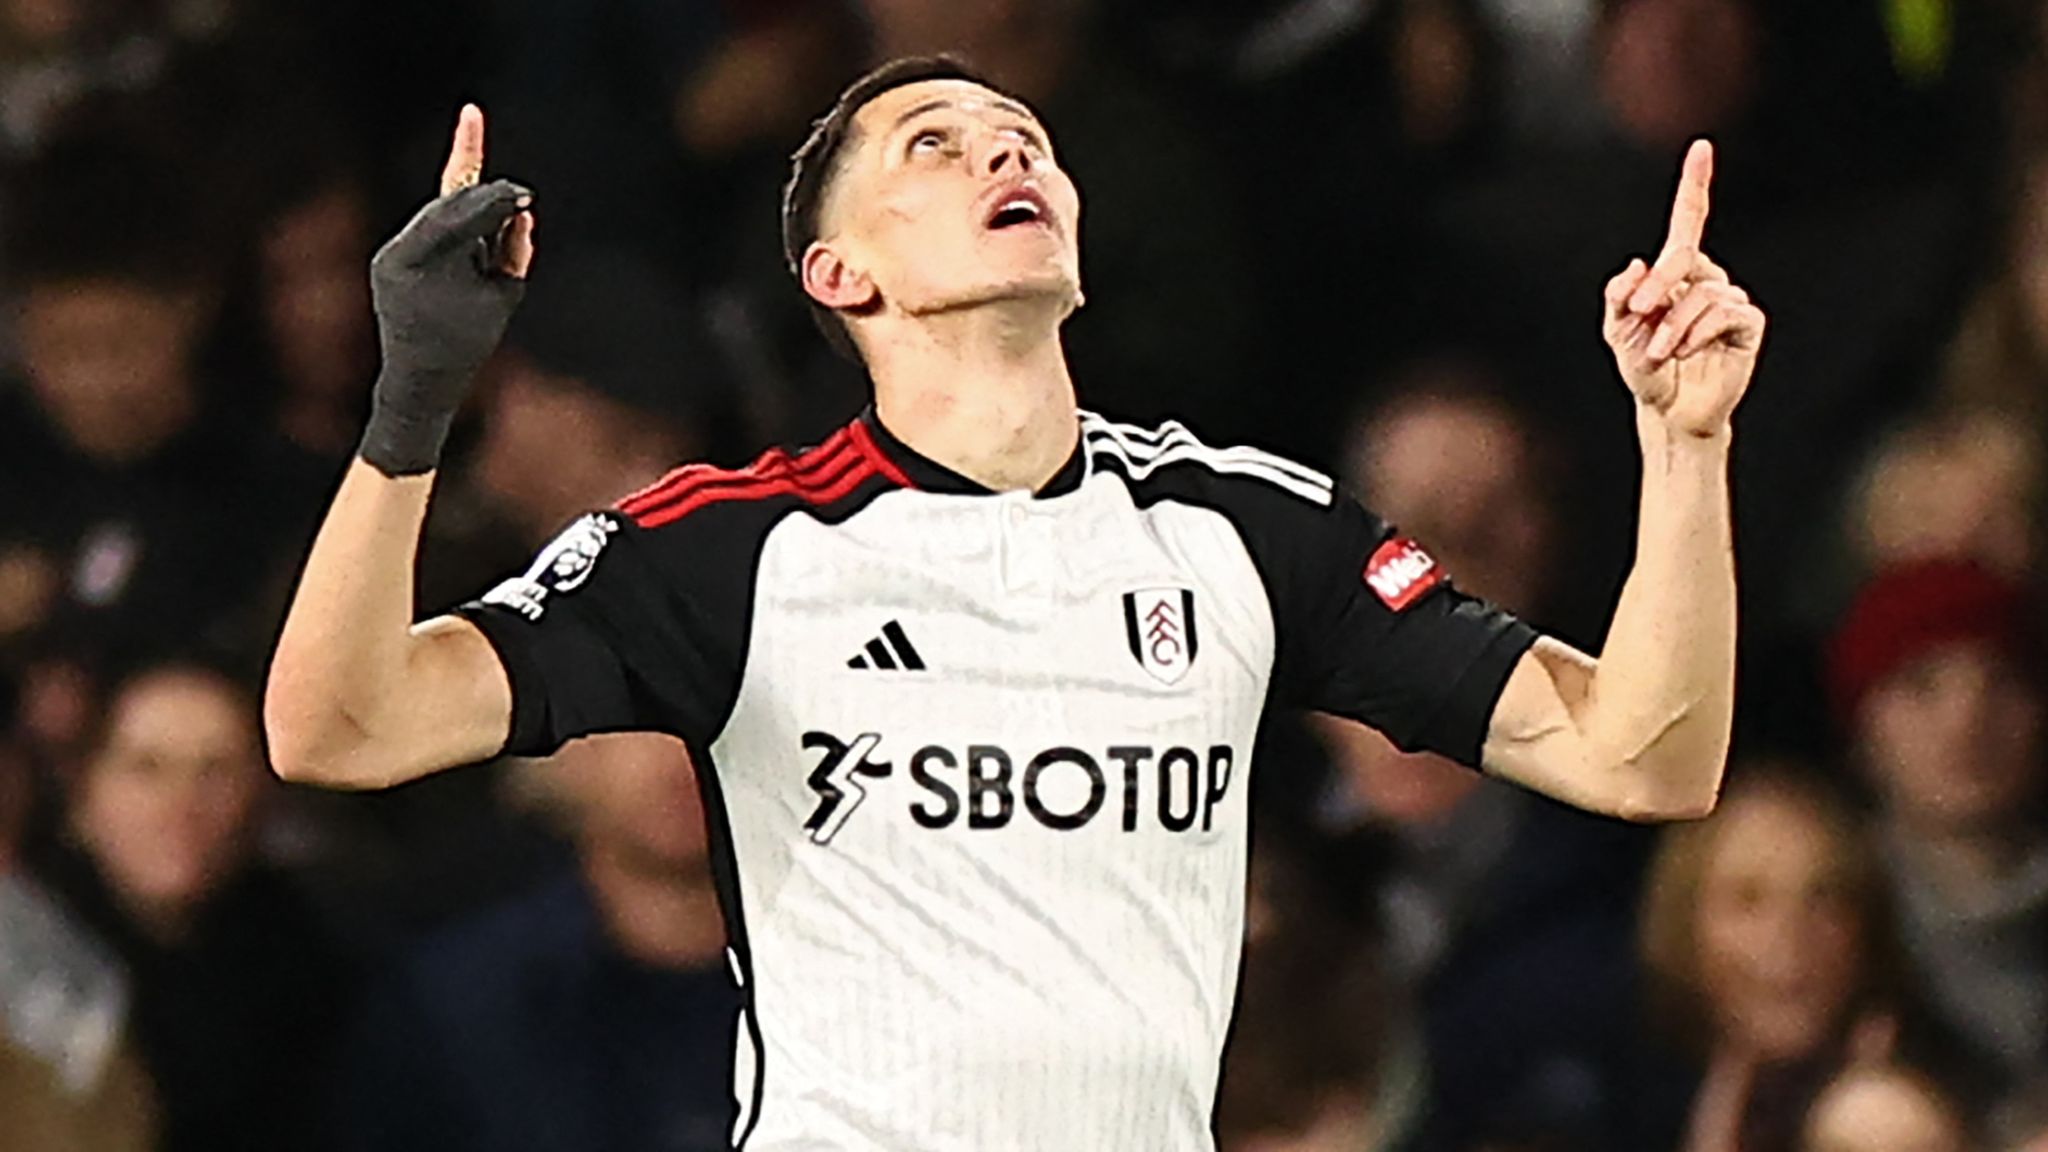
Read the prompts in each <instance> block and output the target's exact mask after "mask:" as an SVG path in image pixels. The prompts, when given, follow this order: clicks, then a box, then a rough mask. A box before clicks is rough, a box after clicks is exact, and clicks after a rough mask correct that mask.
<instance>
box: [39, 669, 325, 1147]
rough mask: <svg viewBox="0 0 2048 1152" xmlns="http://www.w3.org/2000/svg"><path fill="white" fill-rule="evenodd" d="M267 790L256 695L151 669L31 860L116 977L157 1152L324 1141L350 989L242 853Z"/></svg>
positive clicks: (120, 709)
mask: <svg viewBox="0 0 2048 1152" xmlns="http://www.w3.org/2000/svg"><path fill="white" fill-rule="evenodd" d="M269 782H270V777H269V773H268V772H267V771H266V770H265V767H264V762H263V753H262V749H261V745H260V743H259V736H258V728H257V720H256V709H255V702H254V700H253V698H252V697H251V694H250V693H249V692H248V691H246V690H245V689H243V688H242V687H241V686H240V685H238V684H236V683H235V682H234V681H232V680H231V679H229V678H228V677H226V676H224V675H222V674H221V673H219V672H216V671H213V670H211V669H209V668H207V667H205V666H203V665H199V664H192V663H179V662H170V663H162V664H156V665H152V666H149V667H147V668H145V669H143V670H142V671H139V672H137V673H135V674H134V675H133V676H132V677H130V678H129V679H127V680H126V681H124V682H123V683H122V684H121V685H120V686H119V687H118V688H117V689H116V690H115V691H114V692H113V693H112V694H111V696H110V697H109V703H108V707H107V711H106V718H105V721H104V729H103V731H102V733H101V735H100V738H99V741H98V744H97V747H96V748H95V750H94V751H93V753H92V754H91V755H90V756H89V757H88V759H87V761H86V762H85V763H84V764H83V765H82V766H81V767H80V769H79V772H78V775H77V778H76V780H75V781H74V783H73V793H72V795H71V797H70V798H69V803H68V819H67V835H66V836H65V837H64V839H63V841H62V843H60V844H59V845H57V846H55V847H54V849H53V850H52V851H51V852H50V853H49V855H48V858H47V859H42V860H39V861H37V862H36V864H37V870H38V874H39V876H40V877H41V878H42V879H43V880H44V881H45V882H46V883H47V884H48V885H49V887H50V889H51V890H52V891H53V892H55V893H56V894H57V895H58V896H59V897H60V898H61V899H62V900H63V902H64V905H65V907H66V908H67V909H68V910H69V911H70V912H71V914H73V915H75V916H76V917H77V918H78V920H79V921H80V922H81V923H83V924H84V925H86V926H88V927H89V928H90V929H91V930H92V931H93V932H94V933H95V934H96V935H97V936H99V937H100V938H102V939H104V940H105V941H107V943H108V944H109V945H110V946H111V947H112V949H113V951H114V953H115V954H116V955H117V956H118V957H119V959H120V962H121V965H122V967H123V968H124V969H125V974H126V980H127V981H128V983H129V985H130V987H131V988H132V1001H133V1010H132V1017H131V1019H132V1024H131V1028H132V1034H133V1036H134V1039H135V1043H136V1048H137V1051H138V1053H139V1055H140V1056H141V1058H142V1061H143V1064H144V1066H145V1068H146V1069H147V1071H148V1074H149V1077H150V1080H151V1081H152V1082H153V1083H154V1084H155V1086H156V1090H157V1094H158V1098H159V1101H160V1103H161V1106H162V1118H163V1143H162V1148H163V1149H164V1150H165V1152H199V1150H205V1152H232V1150H235V1149H245V1148H246V1149H265V1150H271V1149H277V1148H296V1149H320V1148H324V1147H327V1146H328V1144H327V1135H328V1132H329V1130H330V1124H329V1117H327V1116H325V1115H324V1114H322V1113H321V1112H320V1111H319V1109H318V1108H317V1107H316V1103H315V1102H316V1100H317V1099H318V1095H317V1094H318V1093H319V1092H320V1091H321V1090H323V1089H324V1087H325V1078H326V1077H327V1076H328V1075H330V1074H331V1069H330V1068H329V1066H328V1056H329V1054H330V1051H331V1047H332V1040H333V1034H334V1029H335V1025H336V1023H337V1020H338V1018H339V1016H340V1014H341V1013H343V1012H344V1011H345V1010H346V1003H347V1000H346V991H347V989H346V985H345V982H344V980H343V977H342V972H341V968H340V966H339V964H338V961H337V959H336V955H335V952H334V950H333V948H332V946H331V945H330V944H329V943H328V941H327V940H326V939H325V938H324V936H323V934H322V933H321V932H320V931H319V930H318V929H317V928H316V927H315V926H314V925H313V924H312V923H311V919H310V917H309V915H308V914H307V912H306V911H305V909H304V908H303V906H302V905H301V904H300V903H299V901H298V900H297V898H296V897H295V896H294V895H293V894H292V892H291V890H290V889H289V888H288V887H287V886H286V884H285V882H284V881H283V880H282V879H281V878H280V877H279V876H277V875H275V874H274V873H272V872H270V871H268V870H267V869H265V868H264V867H263V866H261V865H260V864H258V863H257V862H256V861H255V860H254V859H253V858H252V854H251V848H252V833H253V824H254V820H255V817H256V813H257V809H258V805H259V802H260V801H261V799H262V795H263V793H264V791H265V790H266V789H267V788H268V787H269V786H270V783H269ZM286 1053H289V1054H290V1057H289V1059H285V1058H283V1056H284V1054H286Z"/></svg>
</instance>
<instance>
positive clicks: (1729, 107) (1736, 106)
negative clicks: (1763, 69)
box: [1598, 0, 1763, 151]
mask: <svg viewBox="0 0 2048 1152" xmlns="http://www.w3.org/2000/svg"><path fill="white" fill-rule="evenodd" d="M1604 8H1605V12H1604V16H1605V19H1604V22H1603V24H1602V27H1601V30H1600V53H1599V62H1598V69H1599V76H1600V90H1601V93H1602V95H1603V97H1604V98H1605V103H1606V107H1607V111H1608V114H1609V116H1610V117H1611V120H1612V123H1613V124H1614V126H1615V127H1616V128H1618V129H1620V131H1621V132H1622V134H1623V135H1625V136H1626V137H1628V138H1629V139H1630V140H1632V141H1633V142H1635V143H1636V144H1638V145H1641V146H1643V147H1646V148H1651V149H1657V150H1661V151H1670V150H1673V149H1676V148H1680V147H1683V146H1684V144H1685V143H1686V141H1688V140H1693V139H1696V138H1698V137H1700V136H1712V135H1716V134H1718V133H1721V132H1724V131H1726V130H1727V129H1728V128H1730V127H1732V126H1734V125H1735V124H1736V123H1737V122H1738V120H1739V119H1740V118H1741V117H1742V116H1743V115H1744V114H1745V113H1746V112H1747V111H1748V110H1749V106H1750V103H1751V101H1752V100H1753V99H1754V97H1755V93H1756V89H1757V86H1758V83H1759V79H1760V77H1759V69H1760V66H1761V65H1760V58H1759V52H1758V46H1759V41H1760V40H1761V38H1762V35H1763V32H1762V29H1761V28H1760V27H1759V26H1758V25H1759V21H1758V18H1757V12H1756V10H1755V9H1754V8H1753V7H1752V6H1751V4H1750V0H1609V2H1608V3H1606V4H1605V5H1604Z"/></svg>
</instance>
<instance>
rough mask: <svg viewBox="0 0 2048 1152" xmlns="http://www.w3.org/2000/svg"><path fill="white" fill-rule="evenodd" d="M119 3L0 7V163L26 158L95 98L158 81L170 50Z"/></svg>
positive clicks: (23, 1) (33, 1) (35, 0)
mask: <svg viewBox="0 0 2048 1152" xmlns="http://www.w3.org/2000/svg"><path fill="white" fill-rule="evenodd" d="M141 8H142V6H141V5H137V4H125V3H120V2H119V0H6V2H5V3H0V159H4V160H6V161H9V162H18V161H20V160H21V159H23V158H25V157H29V156H32V155H33V154H34V153H35V152H36V151H37V150H38V149H40V148H41V147H42V146H43V145H44V144H45V143H47V141H48V139H49V137H50V136H52V135H53V134H55V133H56V132H57V131H58V130H59V129H60V128H61V126H62V124H63V122H64V120H65V118H66V116H67V115H68V114H69V113H71V112H72V111H73V110H74V109H76V108H77V107H78V106H79V105H81V104H83V103H86V102H88V101H89V100H90V99H92V98H93V97H95V96H96V95H99V94H102V93H108V92H115V93H125V92H138V91H144V90H147V89H149V88H151V87H152V86H154V85H156V84H157V83H158V82H159V81H161V80H162V78H163V76H164V72H165V68H166V65H167V62H168V58H169V54H170V44H169V42H168V41H167V39H166V38H165V37H164V36H163V35H162V34H161V31H162V30H161V29H158V28H155V27H152V26H151V22H150V21H148V20H145V19H141V18H140V16H141V12H140V9H141Z"/></svg>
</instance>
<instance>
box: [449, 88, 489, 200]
mask: <svg viewBox="0 0 2048 1152" xmlns="http://www.w3.org/2000/svg"><path fill="white" fill-rule="evenodd" d="M483 174H484V112H483V109H481V108H478V107H477V106H476V105H474V104H464V105H463V106H462V115H461V116H460V117H459V118H457V120H456V122H455V143H454V144H453V145H452V146H451V147H450V148H449V150H448V164H447V166H446V167H444V168H442V169H441V195H443V196H446V195H448V194H449V193H451V192H459V191H461V190H462V189H464V188H470V187H474V186H475V184H476V183H477V181H479V180H481V179H483Z"/></svg>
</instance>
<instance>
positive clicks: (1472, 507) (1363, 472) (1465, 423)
mask: <svg viewBox="0 0 2048 1152" xmlns="http://www.w3.org/2000/svg"><path fill="white" fill-rule="evenodd" d="M1351 451H1352V459H1351V460H1350V461H1349V462H1348V463H1349V465H1350V467H1349V471H1350V473H1351V476H1352V477H1354V478H1355V480H1356V482H1357V483H1358V484H1359V485H1360V486H1361V487H1363V488H1364V489H1365V491H1366V492H1367V493H1368V494H1370V496H1371V498H1372V504H1373V510H1374V511H1375V512H1378V513H1379V514H1380V515H1382V516H1385V517H1386V518H1387V519H1389V520H1390V521H1392V522H1393V523H1394V524H1396V525H1398V526H1399V527H1400V529H1401V530H1402V531H1403V532H1405V533H1407V534H1409V535H1412V536H1414V537H1415V538H1416V539H1418V540H1420V541H1421V542H1422V543H1423V545H1424V546H1425V547H1427V548H1428V549H1429V550H1430V551H1431V552H1432V553H1434V554H1435V555H1436V556H1437V558H1438V559H1439V560H1441V561H1442V562H1443V564H1444V569H1445V570H1446V571H1448V572H1449V573H1451V575H1452V576H1453V577H1455V578H1456V579H1457V581H1458V585H1459V586H1460V587H1462V588H1464V589H1466V590H1467V591H1470V592H1472V593H1474V594H1476V595H1479V596H1484V597H1486V598H1487V599H1489V600H1492V601H1494V602H1495V603H1498V604H1500V605H1502V606H1503V607H1506V608H1510V609H1513V610H1514V611H1517V612H1522V613H1531V612H1535V611H1537V610H1539V609H1540V608H1541V607H1542V603H1541V601H1542V598H1543V593H1544V575H1545V572H1546V570H1547V568H1548V565H1549V562H1550V559H1551V557H1550V516H1549V510H1548V509H1547V508H1546V507H1545V506H1544V502H1543V496H1542V493H1541V492H1540V491H1539V487H1540V486H1539V484H1538V483H1537V481H1536V478H1535V476H1534V475H1533V472H1534V469H1533V468H1532V466H1531V461H1530V446H1529V442H1528V436H1527V433H1526V432H1525V430H1524V429H1523V428H1521V427H1520V426H1518V425H1517V424H1516V423H1515V422H1514V420H1513V419H1512V418H1511V417H1510V416H1509V415H1508V414H1506V413H1504V412H1501V411H1499V410H1497V409H1495V408H1492V407H1490V406H1488V405H1485V404H1481V403H1469V402H1465V401H1461V400H1456V399H1434V398H1427V397H1424V398H1418V399H1416V400H1414V401H1411V402H1409V403H1404V404H1401V405H1399V406H1397V407H1396V408H1395V410H1394V411H1391V412H1389V413H1387V414H1385V416H1384V418H1383V419H1382V420H1381V421H1379V422H1378V423H1375V424H1372V425H1369V426H1367V427H1364V428H1362V429H1360V430H1359V433H1358V435H1356V436H1355V437H1354V439H1353V442H1352V445H1351Z"/></svg>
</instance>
